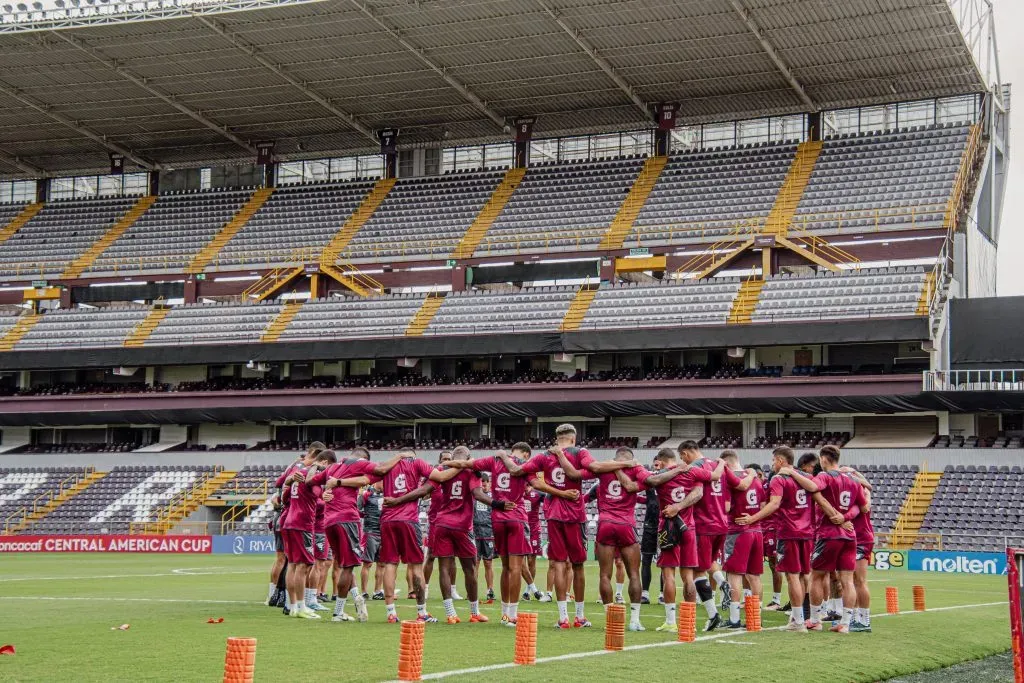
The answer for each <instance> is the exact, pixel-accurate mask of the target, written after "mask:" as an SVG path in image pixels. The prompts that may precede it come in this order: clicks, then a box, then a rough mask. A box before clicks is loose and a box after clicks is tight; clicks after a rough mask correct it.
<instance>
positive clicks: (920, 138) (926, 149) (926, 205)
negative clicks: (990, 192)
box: [794, 125, 969, 232]
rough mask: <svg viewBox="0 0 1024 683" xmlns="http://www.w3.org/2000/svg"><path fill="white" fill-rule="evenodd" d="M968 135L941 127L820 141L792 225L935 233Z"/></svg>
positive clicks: (965, 129) (964, 128) (961, 128)
mask: <svg viewBox="0 0 1024 683" xmlns="http://www.w3.org/2000/svg"><path fill="white" fill-rule="evenodd" d="M968 132H969V128H968V127H967V126H962V125H948V126H939V127H932V128H926V127H914V128H910V129H905V130H899V131H895V132H894V131H886V132H874V133H866V134H861V135H849V136H840V137H836V138H832V139H829V140H826V141H825V144H824V146H823V147H822V150H821V155H820V156H819V157H818V162H817V164H816V165H815V167H814V173H813V174H811V179H810V182H808V184H807V188H806V190H804V195H803V198H802V199H801V200H800V205H799V207H798V208H797V214H796V217H795V218H794V222H795V224H796V225H797V226H800V227H804V228H806V229H807V230H810V231H823V230H824V231H836V230H841V231H842V232H860V231H864V230H876V229H878V230H897V229H906V228H911V227H914V228H941V227H942V223H943V217H944V214H945V209H946V203H947V202H948V200H949V196H950V193H951V192H952V189H953V181H954V179H955V178H956V172H957V169H958V168H959V166H960V158H961V156H962V155H963V150H964V146H965V143H966V141H967V135H968Z"/></svg>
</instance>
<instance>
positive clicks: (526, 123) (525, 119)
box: [512, 116, 537, 168]
mask: <svg viewBox="0 0 1024 683" xmlns="http://www.w3.org/2000/svg"><path fill="white" fill-rule="evenodd" d="M536 122H537V117H535V116H520V117H519V118H517V119H515V121H514V122H513V123H515V130H514V131H513V132H512V139H513V140H514V141H515V146H516V151H515V159H514V160H513V164H514V166H515V168H526V167H527V166H529V165H530V139H531V138H532V137H533V124H534V123H536Z"/></svg>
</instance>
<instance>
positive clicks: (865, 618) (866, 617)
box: [860, 607, 871, 626]
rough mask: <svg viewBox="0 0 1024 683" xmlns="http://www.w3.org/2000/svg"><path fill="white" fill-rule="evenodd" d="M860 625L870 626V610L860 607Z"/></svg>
mask: <svg viewBox="0 0 1024 683" xmlns="http://www.w3.org/2000/svg"><path fill="white" fill-rule="evenodd" d="M860 623H862V624H864V625H865V626H871V608H870V607H861V608H860Z"/></svg>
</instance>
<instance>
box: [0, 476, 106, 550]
mask: <svg viewBox="0 0 1024 683" xmlns="http://www.w3.org/2000/svg"><path fill="white" fill-rule="evenodd" d="M95 471H96V470H95V468H93V467H87V468H85V471H84V472H82V473H79V474H72V475H71V476H69V477H67V478H65V479H62V480H61V481H60V483H59V484H57V488H54V489H48V490H46V491H44V492H43V493H40V494H39V495H37V496H36V497H35V498H33V499H32V502H31V503H29V504H26V505H23V506H21V507H20V508H18V509H16V510H14V511H13V512H11V513H10V514H9V515H7V517H5V518H4V526H3V533H4V534H10V533H16V532H17V531H19V530H20V528H21V527H22V526H23V525H24V524H25V522H26V521H27V520H28V518H29V517H31V516H32V515H34V514H38V513H40V512H42V511H44V510H45V509H46V508H47V507H48V506H49V505H50V504H52V503H53V502H54V501H55V500H57V499H58V498H61V497H63V496H64V494H65V493H67V491H68V490H69V489H71V488H73V487H75V486H77V485H78V484H79V483H80V482H82V481H83V480H84V479H85V478H86V477H88V476H89V475H91V474H92V473H93V472H95Z"/></svg>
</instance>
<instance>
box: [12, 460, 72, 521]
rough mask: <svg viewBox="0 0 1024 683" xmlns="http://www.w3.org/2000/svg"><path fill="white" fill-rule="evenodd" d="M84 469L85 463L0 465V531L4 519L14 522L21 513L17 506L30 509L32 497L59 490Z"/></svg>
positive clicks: (37, 498)
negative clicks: (43, 465)
mask: <svg viewBox="0 0 1024 683" xmlns="http://www.w3.org/2000/svg"><path fill="white" fill-rule="evenodd" d="M85 473H86V469H85V468H84V467H31V468H29V467H24V468H12V469H0V532H2V531H3V530H4V525H5V523H7V522H8V521H9V522H10V523H12V524H14V523H17V521H18V520H20V519H21V518H22V517H23V516H24V512H21V513H18V511H19V510H22V511H24V509H25V508H26V507H27V508H29V509H31V507H32V503H33V502H34V501H36V500H39V501H40V502H43V501H45V500H46V499H47V498H48V496H49V494H56V493H58V492H59V491H60V485H61V482H63V481H65V480H68V479H70V478H71V477H76V476H83V475H85ZM15 513H18V514H15Z"/></svg>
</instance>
